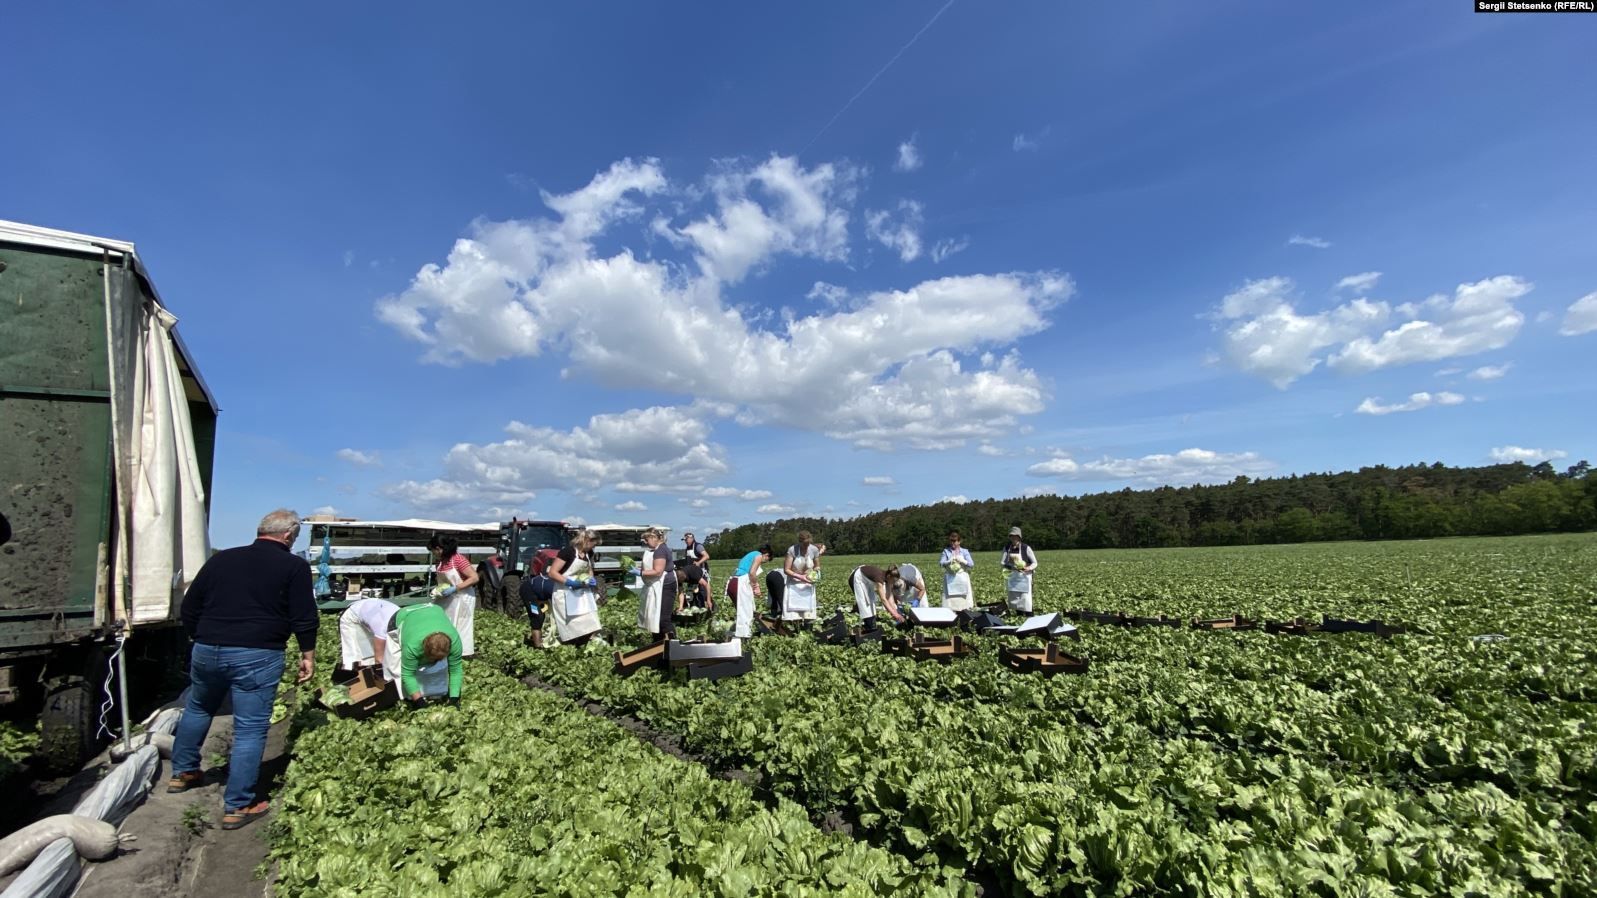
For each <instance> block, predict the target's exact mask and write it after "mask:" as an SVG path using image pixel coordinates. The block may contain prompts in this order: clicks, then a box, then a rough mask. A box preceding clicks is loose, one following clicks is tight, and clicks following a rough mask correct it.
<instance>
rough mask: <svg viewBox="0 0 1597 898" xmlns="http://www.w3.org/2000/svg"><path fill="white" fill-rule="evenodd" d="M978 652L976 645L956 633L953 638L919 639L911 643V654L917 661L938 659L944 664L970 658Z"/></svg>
mask: <svg viewBox="0 0 1597 898" xmlns="http://www.w3.org/2000/svg"><path fill="white" fill-rule="evenodd" d="M974 654H976V647H975V646H973V645H971V644H970V643H968V642H966V641H965V639H964V637H962V636H960V635H958V634H955V635H954V638H953V639H918V640H914V641H912V642H911V643H910V645H909V656H910V657H911V658H914V659H915V660H916V661H938V662H941V663H943V664H947V663H948V662H950V661H952V660H954V659H955V658H968V657H970V656H971V655H974Z"/></svg>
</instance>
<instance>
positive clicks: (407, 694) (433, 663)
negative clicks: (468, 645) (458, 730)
mask: <svg viewBox="0 0 1597 898" xmlns="http://www.w3.org/2000/svg"><path fill="white" fill-rule="evenodd" d="M391 629H392V630H393V631H394V632H396V633H398V634H399V693H400V695H401V696H403V697H404V698H406V699H407V700H409V701H412V702H418V701H421V700H422V699H424V698H442V697H444V696H446V695H447V696H448V698H449V703H450V704H458V703H459V702H460V684H461V681H462V680H464V679H465V663H464V662H463V661H462V660H461V642H460V631H458V630H456V629H455V625H454V624H451V623H450V622H449V615H448V614H447V613H445V611H444V609H442V608H440V607H438V606H437V605H433V604H423V605H412V606H410V607H409V608H401V609H399V613H398V614H396V615H394V623H393V625H392V628H391Z"/></svg>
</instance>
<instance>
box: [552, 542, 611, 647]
mask: <svg viewBox="0 0 1597 898" xmlns="http://www.w3.org/2000/svg"><path fill="white" fill-rule="evenodd" d="M592 572H593V569H592V567H591V566H590V565H589V564H588V562H587V560H585V559H582V558H578V559H577V560H576V561H574V562H572V563H571V568H570V569H569V570H568V571H566V572H565V574H566V575H567V577H568V578H569V579H570V580H576V579H582V580H586V579H588V577H589V575H590V574H592ZM568 582H569V581H568ZM549 605H550V608H549V610H550V612H551V613H552V614H553V616H554V619H555V635H556V636H557V637H559V639H560V641H561V642H570V641H572V640H573V639H581V638H582V637H584V636H587V635H588V634H589V633H597V632H598V631H599V602H598V599H597V597H596V596H595V595H594V591H593V590H591V589H588V588H587V587H582V588H581V589H577V588H573V587H569V586H567V585H565V584H561V585H559V586H558V587H556V589H555V595H554V601H552V602H550V603H549Z"/></svg>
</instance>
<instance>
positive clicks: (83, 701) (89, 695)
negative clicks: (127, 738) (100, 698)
mask: <svg viewBox="0 0 1597 898" xmlns="http://www.w3.org/2000/svg"><path fill="white" fill-rule="evenodd" d="M94 729H95V722H94V687H93V686H92V685H91V684H90V683H89V681H88V680H87V679H84V678H83V677H76V676H64V677H52V678H51V679H49V680H47V681H46V682H45V686H44V710H43V711H41V712H40V714H39V753H40V754H41V755H43V756H44V759H45V763H46V764H48V765H49V766H50V769H51V770H54V771H57V772H63V773H64V772H67V771H70V770H76V769H77V768H78V766H79V765H80V764H82V763H83V761H84V759H85V758H87V757H89V755H90V754H92V753H93V749H94V748H95V745H96V741H95V739H94Z"/></svg>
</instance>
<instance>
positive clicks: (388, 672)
mask: <svg viewBox="0 0 1597 898" xmlns="http://www.w3.org/2000/svg"><path fill="white" fill-rule="evenodd" d="M387 641H388V645H387V647H386V648H384V649H383V678H384V679H386V680H387V681H388V682H390V683H398V682H399V674H400V670H399V661H400V656H399V653H400V648H399V631H398V630H389V631H388V640H387ZM448 660H449V659H447V658H445V659H444V661H445V662H446V663H447V662H448Z"/></svg>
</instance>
